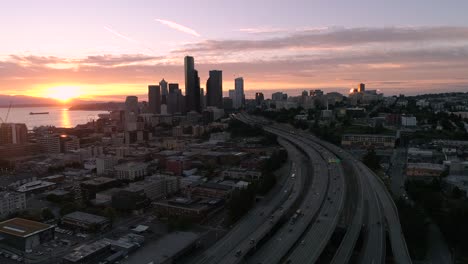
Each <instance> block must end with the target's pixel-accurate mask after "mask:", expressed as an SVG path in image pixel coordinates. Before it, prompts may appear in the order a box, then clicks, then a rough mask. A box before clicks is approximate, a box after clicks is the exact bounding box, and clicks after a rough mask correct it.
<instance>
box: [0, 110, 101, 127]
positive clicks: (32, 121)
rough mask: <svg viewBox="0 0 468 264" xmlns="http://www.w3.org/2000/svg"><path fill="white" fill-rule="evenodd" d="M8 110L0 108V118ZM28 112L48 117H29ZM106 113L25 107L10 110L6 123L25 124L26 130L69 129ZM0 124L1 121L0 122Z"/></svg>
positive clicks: (3, 116)
mask: <svg viewBox="0 0 468 264" xmlns="http://www.w3.org/2000/svg"><path fill="white" fill-rule="evenodd" d="M7 112H8V108H0V118H2V119H3V120H4V119H5V117H6V114H7ZM30 112H35V113H37V112H49V114H48V115H30V114H29V113H30ZM101 113H108V112H107V111H68V109H67V108H64V107H25V108H11V110H10V114H9V116H8V120H7V121H8V123H25V124H26V126H28V129H33V128H34V127H37V126H55V127H66V128H71V127H75V126H76V125H79V124H85V123H87V122H89V121H92V120H97V119H98V114H101ZM0 122H1V121H0Z"/></svg>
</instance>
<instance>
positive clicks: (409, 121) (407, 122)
mask: <svg viewBox="0 0 468 264" xmlns="http://www.w3.org/2000/svg"><path fill="white" fill-rule="evenodd" d="M401 125H402V126H404V127H415V126H417V125H418V122H417V120H416V117H414V116H402V117H401Z"/></svg>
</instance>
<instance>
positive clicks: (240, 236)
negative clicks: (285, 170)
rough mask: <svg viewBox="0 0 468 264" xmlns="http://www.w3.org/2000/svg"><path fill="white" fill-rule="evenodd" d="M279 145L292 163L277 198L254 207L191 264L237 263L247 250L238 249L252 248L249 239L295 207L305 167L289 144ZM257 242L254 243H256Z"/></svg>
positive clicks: (301, 159) (298, 153) (297, 152)
mask: <svg viewBox="0 0 468 264" xmlns="http://www.w3.org/2000/svg"><path fill="white" fill-rule="evenodd" d="M282 144H283V146H284V147H285V148H286V149H287V151H288V154H289V157H290V158H291V159H292V160H293V166H292V167H293V168H292V170H291V175H290V177H287V179H286V181H285V183H283V186H282V188H281V189H280V191H279V193H280V195H274V196H272V199H270V200H266V201H265V202H264V203H262V204H258V205H257V206H255V207H254V208H253V209H252V210H251V211H250V212H249V213H248V214H247V215H246V216H244V217H243V218H242V220H240V222H239V223H237V224H236V225H235V226H234V227H233V228H232V229H231V230H230V231H229V232H228V233H227V234H226V235H225V236H224V237H223V238H221V239H220V240H219V241H217V242H216V243H215V244H214V245H213V246H212V247H210V248H209V249H208V250H206V251H205V252H204V253H203V254H202V255H201V256H199V257H197V258H196V259H195V260H194V261H192V263H220V262H226V261H227V258H231V259H232V260H234V259H235V260H236V261H237V260H238V259H241V258H240V257H237V256H236V253H237V252H238V251H239V250H240V251H241V253H242V254H245V253H246V252H247V251H248V250H247V249H244V250H242V249H241V248H249V247H252V246H255V245H251V244H250V239H252V238H254V237H256V236H259V235H260V234H263V233H264V232H265V233H267V231H268V229H271V228H272V227H273V226H274V225H275V224H276V223H277V222H279V221H280V219H281V218H282V216H283V214H284V212H285V211H286V210H287V208H288V207H290V206H291V205H292V204H293V203H294V201H295V199H297V197H298V196H299V193H300V192H301V190H302V187H303V186H304V182H303V181H304V175H303V174H304V172H305V171H306V168H304V167H303V165H302V164H305V163H304V162H302V161H303V159H304V157H303V154H302V153H301V152H299V151H298V150H296V149H295V147H293V146H292V145H291V144H288V143H286V142H283V143H282ZM293 175H294V179H293ZM276 193H278V192H276ZM266 223H268V224H266ZM259 240H260V239H255V241H257V242H258V241H259ZM246 243H247V244H248V245H246Z"/></svg>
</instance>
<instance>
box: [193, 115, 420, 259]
mask: <svg viewBox="0 0 468 264" xmlns="http://www.w3.org/2000/svg"><path fill="white" fill-rule="evenodd" d="M233 117H234V118H236V119H238V120H240V121H242V122H245V123H248V124H251V125H260V126H262V127H263V129H264V130H265V131H267V132H269V133H272V134H275V135H277V136H278V138H279V139H281V142H282V145H283V146H284V147H285V148H286V149H287V151H288V153H289V156H290V157H291V159H292V160H293V164H294V165H293V166H292V169H291V172H290V175H289V177H287V178H286V179H285V180H284V182H283V183H282V184H281V187H277V189H276V190H274V191H273V192H274V194H275V195H273V196H271V199H265V201H263V203H261V204H258V205H257V206H255V208H254V209H252V210H251V211H250V212H249V213H248V214H247V216H245V217H244V218H243V219H242V220H241V221H240V222H239V223H238V224H236V225H235V226H234V227H233V228H232V229H231V230H230V232H228V234H227V235H226V236H224V237H223V238H221V239H220V240H219V241H218V242H217V243H215V245H214V246H212V247H211V248H209V249H207V250H206V251H205V252H204V254H203V255H201V256H199V257H197V258H196V259H195V260H194V261H193V263H245V262H247V263H253V264H258V263H322V262H324V261H325V262H324V263H330V262H331V263H334V264H339V263H349V262H350V261H351V260H353V262H357V263H385V262H386V261H388V260H393V262H394V263H411V259H410V256H409V253H408V250H407V247H406V243H405V240H404V237H403V234H402V232H401V226H400V223H399V218H398V212H397V209H396V206H395V204H394V202H393V200H392V197H391V196H390V194H389V192H388V191H387V189H386V187H385V185H384V184H383V182H382V181H381V180H380V178H378V177H377V176H376V175H375V174H374V173H373V172H372V171H371V170H369V169H368V168H367V167H366V166H365V165H364V164H362V163H361V162H360V161H359V160H357V159H356V158H355V157H353V156H352V155H350V154H349V153H347V152H345V151H344V150H342V149H341V148H339V147H337V146H335V145H333V144H330V143H327V142H324V141H322V140H320V139H318V138H316V137H314V136H313V135H311V134H309V133H305V132H302V131H299V130H296V129H293V128H291V127H290V126H287V125H278V124H273V123H271V122H269V121H266V120H264V119H262V118H258V117H253V116H250V115H246V114H242V113H241V114H237V115H233ZM343 164H346V165H347V166H346V169H347V170H346V171H345V169H344V167H343ZM345 207H346V208H345ZM340 222H345V223H344V226H345V228H344V229H345V230H344V234H343V235H341V236H340V235H339V234H340V232H338V231H337V230H339V229H340V228H341V229H343V227H339V226H340V225H339V223H340ZM387 235H388V238H389V241H390V244H391V248H392V254H391V255H390V256H387V255H386V244H385V243H386V241H387ZM332 237H333V238H334V239H332ZM358 241H361V242H360V243H358ZM358 244H359V245H358ZM331 250H332V251H333V253H332V254H333V255H332V256H331V257H330V256H328V255H329V254H330V251H331ZM325 253H326V254H325Z"/></svg>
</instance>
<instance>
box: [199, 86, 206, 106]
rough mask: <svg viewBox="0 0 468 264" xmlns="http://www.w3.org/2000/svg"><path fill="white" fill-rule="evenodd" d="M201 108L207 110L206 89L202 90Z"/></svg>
mask: <svg viewBox="0 0 468 264" xmlns="http://www.w3.org/2000/svg"><path fill="white" fill-rule="evenodd" d="M200 108H201V109H202V110H203V109H205V108H206V96H205V89H203V88H200Z"/></svg>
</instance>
